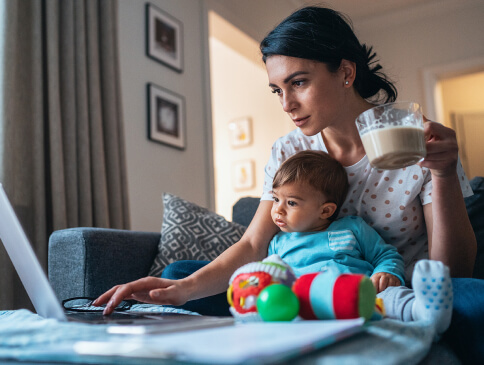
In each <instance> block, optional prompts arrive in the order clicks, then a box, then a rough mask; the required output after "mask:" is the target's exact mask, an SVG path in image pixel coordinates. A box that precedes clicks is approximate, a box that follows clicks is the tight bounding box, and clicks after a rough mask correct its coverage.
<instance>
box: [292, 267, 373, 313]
mask: <svg viewBox="0 0 484 365" xmlns="http://www.w3.org/2000/svg"><path fill="white" fill-rule="evenodd" d="M292 290H293V292H294V293H295V294H296V295H297V297H298V298H299V303H300V310H299V315H300V316H301V317H302V318H304V319H351V318H359V317H363V318H365V319H366V320H369V319H370V318H371V317H372V315H373V312H374V309H375V298H376V290H375V287H374V286H373V283H372V282H371V280H370V278H369V277H368V276H366V275H359V274H341V273H338V272H334V271H331V270H328V271H325V272H318V273H313V274H306V275H302V276H301V277H300V278H299V279H297V280H296V282H295V283H294V285H293V287H292Z"/></svg>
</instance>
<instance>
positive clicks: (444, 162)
mask: <svg viewBox="0 0 484 365" xmlns="http://www.w3.org/2000/svg"><path fill="white" fill-rule="evenodd" d="M424 134H425V141H426V143H425V144H426V148H427V156H426V157H425V159H424V160H423V161H422V162H420V166H423V167H427V168H429V169H431V170H432V174H437V175H440V176H444V175H446V174H449V173H455V171H456V165H457V159H458V146H457V139H456V135H455V132H454V130H452V129H450V128H447V127H445V126H443V125H442V124H439V123H435V122H430V121H428V122H425V123H424Z"/></svg>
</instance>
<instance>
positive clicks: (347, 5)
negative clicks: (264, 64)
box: [282, 0, 440, 20]
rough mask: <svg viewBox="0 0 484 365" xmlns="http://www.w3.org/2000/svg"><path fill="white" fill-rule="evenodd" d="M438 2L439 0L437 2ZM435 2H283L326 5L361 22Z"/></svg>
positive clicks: (330, 0) (333, 0) (405, 0)
mask: <svg viewBox="0 0 484 365" xmlns="http://www.w3.org/2000/svg"><path fill="white" fill-rule="evenodd" d="M437 1H440V0H437ZM437 1H436V0H325V1H323V2H321V1H313V0H283V1H282V2H288V3H290V4H292V5H293V6H294V7H295V8H300V7H303V6H306V5H311V4H321V5H327V6H329V7H331V8H333V9H336V10H338V11H340V12H342V13H345V14H348V15H349V16H350V17H351V19H353V20H361V19H364V18H368V17H375V16H381V15H385V14H386V13H391V12H395V11H400V10H405V9H409V8H412V7H414V6H416V5H418V6H421V5H423V4H427V3H435V2H437Z"/></svg>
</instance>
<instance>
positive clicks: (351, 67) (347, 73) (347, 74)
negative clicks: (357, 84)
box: [339, 59, 356, 87]
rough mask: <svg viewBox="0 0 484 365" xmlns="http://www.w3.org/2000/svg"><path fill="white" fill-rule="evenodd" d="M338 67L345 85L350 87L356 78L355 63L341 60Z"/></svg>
mask: <svg viewBox="0 0 484 365" xmlns="http://www.w3.org/2000/svg"><path fill="white" fill-rule="evenodd" d="M339 69H340V70H341V71H342V74H343V77H344V80H343V83H344V86H345V87H351V86H352V85H353V82H354V81H355V78H356V63H354V62H352V61H348V60H345V59H343V60H341V64H340V66H339Z"/></svg>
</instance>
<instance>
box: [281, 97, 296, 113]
mask: <svg viewBox="0 0 484 365" xmlns="http://www.w3.org/2000/svg"><path fill="white" fill-rule="evenodd" d="M281 104H282V109H283V110H284V111H285V112H286V113H290V112H291V111H292V110H294V108H295V100H294V97H293V96H292V95H291V93H288V92H286V93H284V94H283V95H282V100H281Z"/></svg>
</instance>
